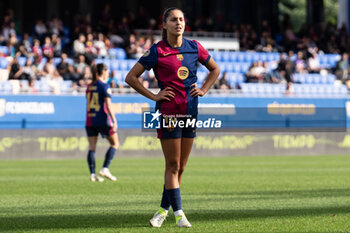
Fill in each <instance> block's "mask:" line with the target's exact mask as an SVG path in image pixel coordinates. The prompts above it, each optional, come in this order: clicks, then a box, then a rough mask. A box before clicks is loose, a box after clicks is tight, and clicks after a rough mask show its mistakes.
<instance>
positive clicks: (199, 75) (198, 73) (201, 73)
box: [197, 72, 207, 83]
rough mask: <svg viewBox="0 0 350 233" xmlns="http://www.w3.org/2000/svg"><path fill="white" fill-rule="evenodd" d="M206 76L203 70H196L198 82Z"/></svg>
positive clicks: (201, 81)
mask: <svg viewBox="0 0 350 233" xmlns="http://www.w3.org/2000/svg"><path fill="white" fill-rule="evenodd" d="M206 77H207V73H205V72H197V78H198V82H200V83H203V81H204V79H205V78H206Z"/></svg>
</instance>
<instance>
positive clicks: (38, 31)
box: [34, 19, 47, 40]
mask: <svg viewBox="0 0 350 233" xmlns="http://www.w3.org/2000/svg"><path fill="white" fill-rule="evenodd" d="M34 33H35V36H37V37H38V39H39V40H41V39H43V38H44V36H45V35H46V34H47V28H46V25H45V24H44V23H43V21H42V20H40V19H39V20H38V21H36V24H35V26H34Z"/></svg>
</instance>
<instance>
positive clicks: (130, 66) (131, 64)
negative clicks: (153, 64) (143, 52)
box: [127, 59, 138, 70]
mask: <svg viewBox="0 0 350 233" xmlns="http://www.w3.org/2000/svg"><path fill="white" fill-rule="evenodd" d="M127 61H128V70H131V68H132V67H133V66H134V65H135V64H136V63H137V61H138V60H136V59H129V60H127Z"/></svg>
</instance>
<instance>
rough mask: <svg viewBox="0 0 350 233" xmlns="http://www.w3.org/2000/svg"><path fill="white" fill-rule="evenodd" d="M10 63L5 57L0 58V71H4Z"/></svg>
mask: <svg viewBox="0 0 350 233" xmlns="http://www.w3.org/2000/svg"><path fill="white" fill-rule="evenodd" d="M9 64H10V62H9V61H8V60H7V59H6V58H5V57H0V69H6V68H7V66H8V65H9Z"/></svg>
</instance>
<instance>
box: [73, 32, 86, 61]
mask: <svg viewBox="0 0 350 233" xmlns="http://www.w3.org/2000/svg"><path fill="white" fill-rule="evenodd" d="M85 41H86V38H85V36H84V34H79V37H78V39H76V40H75V41H74V42H73V51H74V55H75V56H76V57H78V56H79V55H80V54H85Z"/></svg>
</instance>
